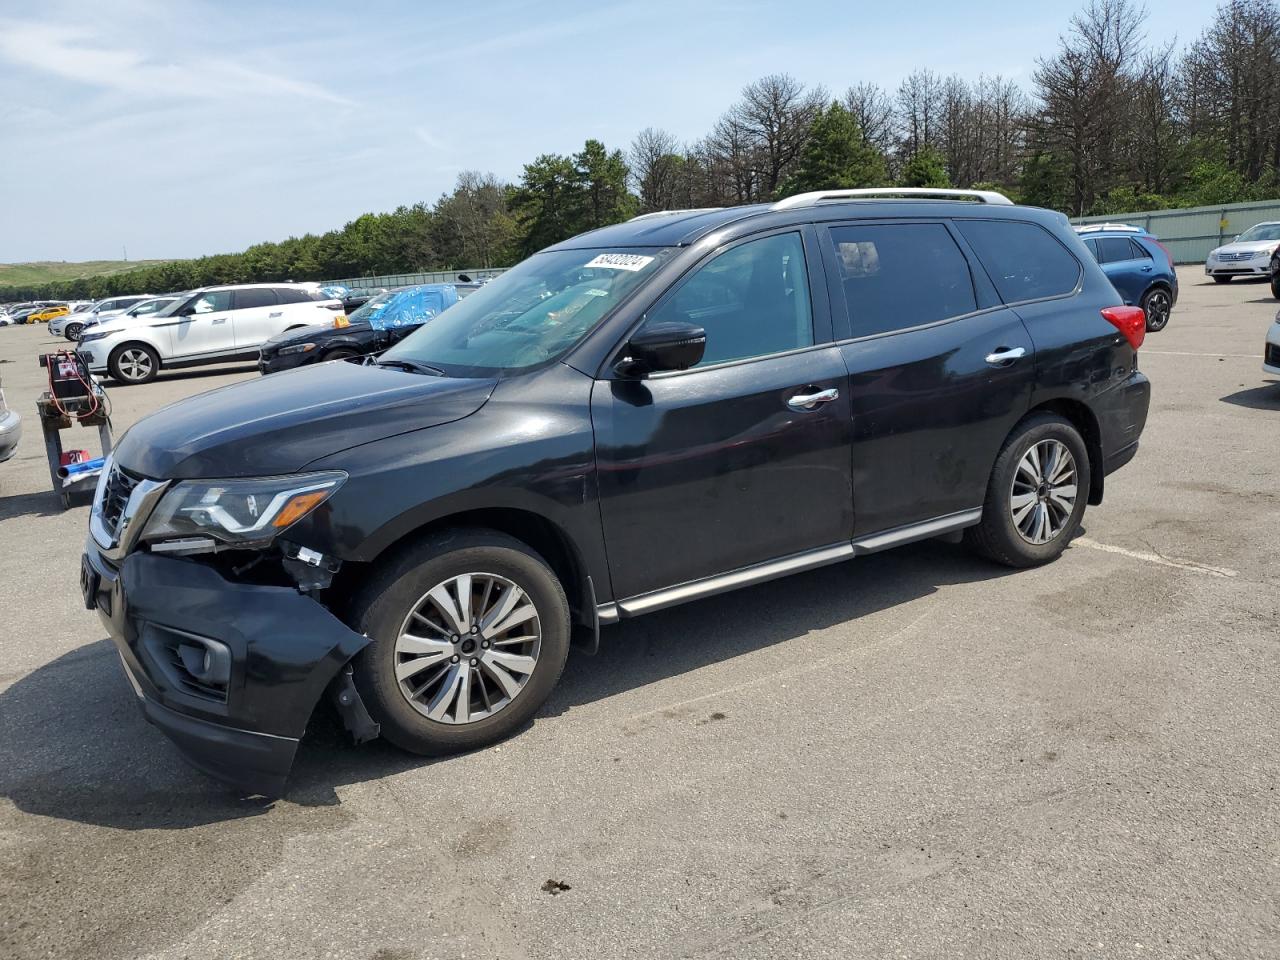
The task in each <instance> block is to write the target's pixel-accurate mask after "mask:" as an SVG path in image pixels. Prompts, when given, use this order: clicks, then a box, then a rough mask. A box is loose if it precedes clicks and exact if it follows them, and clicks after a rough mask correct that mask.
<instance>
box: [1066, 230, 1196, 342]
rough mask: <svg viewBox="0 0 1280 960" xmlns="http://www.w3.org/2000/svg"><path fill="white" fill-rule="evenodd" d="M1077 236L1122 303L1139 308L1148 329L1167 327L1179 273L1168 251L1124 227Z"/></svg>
mask: <svg viewBox="0 0 1280 960" xmlns="http://www.w3.org/2000/svg"><path fill="white" fill-rule="evenodd" d="M1076 233H1078V234H1080V236H1081V237H1082V238H1083V239H1084V245H1085V247H1087V248H1088V250H1089V252H1090V253H1092V254H1093V258H1094V259H1095V260H1097V261H1098V263H1099V264H1101V265H1102V272H1103V273H1105V274H1106V275H1107V278H1108V279H1110V281H1111V283H1112V285H1113V286H1114V287H1115V288H1116V292H1117V293H1119V294H1120V296H1121V297H1122V298H1123V299H1124V302H1125V303H1127V304H1129V305H1131V306H1139V307H1142V312H1143V313H1145V314H1146V317H1147V329H1148V330H1149V331H1152V332H1154V331H1157V330H1163V329H1164V328H1165V327H1166V326H1168V324H1169V316H1170V315H1171V314H1172V313H1173V306H1174V304H1176V303H1177V302H1178V273H1177V271H1176V270H1174V268H1173V254H1171V253H1170V252H1169V248H1168V247H1166V246H1165V245H1164V244H1162V243H1161V242H1160V241H1159V240H1157V239H1156V238H1155V237H1153V236H1151V234H1150V233H1148V232H1147V231H1146V230H1145V229H1143V228H1142V227H1135V226H1132V225H1130V224H1127V223H1097V224H1090V225H1088V226H1083V227H1076Z"/></svg>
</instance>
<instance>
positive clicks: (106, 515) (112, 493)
mask: <svg viewBox="0 0 1280 960" xmlns="http://www.w3.org/2000/svg"><path fill="white" fill-rule="evenodd" d="M140 480H141V478H140V477H133V476H130V475H129V474H127V473H125V472H124V471H123V470H121V469H120V468H119V467H117V466H115V465H112V467H111V472H110V473H109V474H107V484H106V487H105V488H104V489H103V491H102V507H101V514H102V523H103V525H104V526H105V527H106V528H107V530H108V531H109V532H110V533H111V535H112V536H113V537H114V536H116V535H117V534H118V533H119V532H120V520H121V518H122V517H123V516H124V508H125V507H126V506H128V504H129V495H130V494H132V493H133V488H134V487H136V486H137V485H138V482H139V481H140Z"/></svg>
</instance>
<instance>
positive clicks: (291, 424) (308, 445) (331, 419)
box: [115, 363, 497, 480]
mask: <svg viewBox="0 0 1280 960" xmlns="http://www.w3.org/2000/svg"><path fill="white" fill-rule="evenodd" d="M496 384H497V380H496V379H486V380H479V379H475V380H470V379H457V378H448V377H433V376H428V375H425V374H418V373H406V372H403V371H400V370H394V369H390V368H387V367H375V366H365V365H361V364H355V363H326V364H319V365H315V366H309V367H301V368H299V369H297V370H290V371H287V372H285V373H280V374H275V375H273V376H270V377H262V378H260V379H255V380H246V381H243V382H241V383H235V384H231V385H230V386H226V387H222V388H221V389H218V390H211V391H210V392H208V393H202V394H199V395H197V396H194V397H189V398H188V399H186V400H180V401H178V402H177V403H174V404H171V405H170V406H167V407H164V408H163V409H161V410H159V411H157V412H156V413H153V414H152V415H151V416H149V417H147V418H145V419H143V420H140V421H139V422H138V423H136V424H135V425H134V426H133V427H132V428H131V429H130V430H129V432H128V433H126V434H125V436H124V438H123V439H122V440H121V441H120V443H119V444H118V445H117V446H116V451H115V462H116V463H118V464H119V465H120V466H121V467H123V468H124V469H126V470H129V471H130V472H132V473H138V474H142V475H143V476H147V477H154V478H158V479H177V480H182V479H193V478H220V477H255V476H257V477H261V476H273V475H281V474H288V473H294V472H297V471H298V470H301V469H302V468H303V467H305V466H306V465H307V464H308V463H311V462H312V461H313V460H317V459H319V458H320V457H326V456H329V455H331V454H334V453H339V452H341V451H343V450H346V449H348V448H350V447H354V446H358V445H360V444H363V443H370V442H372V441H374V440H382V439H385V438H387V437H392V436H396V435H397V434H401V433H408V432H410V431H413V430H421V429H423V428H425V427H433V426H436V425H438V424H442V423H450V422H452V421H454V420H461V419H462V418H463V417H466V416H470V415H471V414H472V413H475V412H476V411H477V410H479V409H480V407H481V406H483V405H484V402H485V401H486V400H487V399H489V395H490V394H491V393H492V392H493V388H494V386H495V385H496Z"/></svg>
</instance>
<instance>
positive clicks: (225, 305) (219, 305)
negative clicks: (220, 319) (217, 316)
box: [191, 290, 231, 314]
mask: <svg viewBox="0 0 1280 960" xmlns="http://www.w3.org/2000/svg"><path fill="white" fill-rule="evenodd" d="M230 309H231V291H230V290H210V291H209V292H208V293H202V294H200V295H199V296H198V297H196V298H195V299H194V300H192V301H191V312H192V313H195V314H200V313H221V312H222V311H223V310H230Z"/></svg>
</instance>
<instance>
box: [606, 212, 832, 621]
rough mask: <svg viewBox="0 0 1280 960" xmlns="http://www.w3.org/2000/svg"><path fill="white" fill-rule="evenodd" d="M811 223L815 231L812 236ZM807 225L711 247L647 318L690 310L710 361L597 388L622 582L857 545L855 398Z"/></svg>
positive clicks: (632, 586) (613, 556)
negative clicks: (853, 538)
mask: <svg viewBox="0 0 1280 960" xmlns="http://www.w3.org/2000/svg"><path fill="white" fill-rule="evenodd" d="M806 234H807V239H806V237H805V235H806ZM813 237H814V234H813V232H812V230H811V228H806V229H805V230H804V231H800V230H795V229H792V230H789V231H786V232H781V233H775V234H771V235H767V236H763V237H754V238H750V239H747V240H744V241H741V242H738V243H736V244H733V245H731V246H728V247H726V248H723V249H721V250H719V251H717V252H715V253H713V254H711V255H709V257H708V258H707V259H705V260H704V261H703V262H702V263H701V264H700V265H698V266H697V267H695V268H694V269H693V271H691V272H690V273H688V274H686V276H685V277H684V278H683V279H682V280H681V281H680V282H679V283H678V284H677V285H676V286H675V287H673V288H672V289H671V290H670V291H668V292H667V293H666V294H664V295H663V296H662V297H661V298H660V299H659V300H658V301H657V302H656V303H655V304H654V305H653V306H652V307H651V308H650V309H649V310H648V311H647V313H646V315H645V318H644V320H643V322H642V324H641V328H643V327H644V326H645V325H650V324H659V323H664V322H672V321H677V322H684V323H695V324H697V325H699V326H701V327H703V328H704V329H705V331H706V336H707V344H706V352H705V355H704V357H703V359H702V361H701V362H700V363H698V364H697V365H696V366H694V367H692V368H690V369H688V370H683V371H670V372H665V373H659V374H655V375H651V376H649V377H647V378H644V379H627V378H624V377H622V376H613V375H611V376H609V377H607V378H606V379H602V380H600V381H597V383H596V384H595V386H594V389H593V391H592V401H591V409H592V421H593V424H594V428H595V433H596V451H597V452H596V462H597V467H598V477H599V494H600V505H601V506H600V509H601V515H602V520H603V524H604V531H605V537H606V542H607V544H608V553H609V569H610V573H611V576H612V580H613V591H614V596H615V597H618V598H619V599H626V598H629V597H637V596H640V595H643V594H646V593H650V592H652V591H656V590H660V589H661V588H664V587H669V586H673V585H676V584H681V583H686V582H688V581H693V580H698V579H702V578H706V577H710V576H714V575H716V574H720V573H725V572H727V571H732V570H737V569H739V568H743V567H747V566H751V565H754V564H759V563H763V562H765V561H768V560H773V559H776V558H781V557H789V556H792V555H796V554H803V553H806V552H810V551H818V550H820V549H821V548H824V547H830V546H832V545H837V544H842V543H843V544H844V545H847V544H848V540H849V537H850V533H851V529H852V515H851V510H850V508H851V492H850V487H849V429H850V425H849V405H848V398H847V397H846V395H845V393H844V391H843V390H842V389H841V388H842V386H843V384H844V381H845V379H846V375H845V368H844V364H843V362H842V360H841V358H840V351H839V349H838V348H837V347H835V346H834V345H833V344H832V343H831V337H830V315H829V311H828V309H827V306H826V297H825V290H824V289H823V288H822V286H821V284H820V283H819V284H818V285H817V286H816V288H814V289H816V291H817V295H816V296H814V294H813V289H811V277H810V270H816V271H817V272H818V274H819V275H820V273H821V267H820V266H819V264H818V259H819V258H818V254H817V249H816V246H814V240H813Z"/></svg>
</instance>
